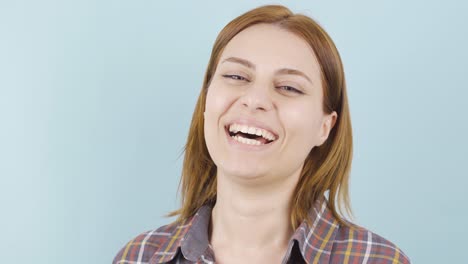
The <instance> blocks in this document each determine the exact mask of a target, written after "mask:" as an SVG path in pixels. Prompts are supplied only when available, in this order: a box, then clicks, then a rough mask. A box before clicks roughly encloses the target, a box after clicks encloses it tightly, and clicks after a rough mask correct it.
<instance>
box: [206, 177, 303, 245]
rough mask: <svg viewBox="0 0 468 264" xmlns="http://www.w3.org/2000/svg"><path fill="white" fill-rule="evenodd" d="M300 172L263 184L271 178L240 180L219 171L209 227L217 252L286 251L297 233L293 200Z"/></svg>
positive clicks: (211, 239) (212, 242)
mask: <svg viewBox="0 0 468 264" xmlns="http://www.w3.org/2000/svg"><path fill="white" fill-rule="evenodd" d="M301 169H302V168H301ZM300 171H301V170H300V169H299V170H298V171H297V172H295V173H294V174H293V175H291V176H290V177H283V178H282V179H279V180H277V181H275V182H268V183H267V182H262V181H265V180H263V179H267V178H268V177H263V179H255V180H253V179H249V180H239V179H237V178H236V177H234V176H229V175H226V174H223V173H221V172H219V171H218V174H217V197H216V204H215V206H214V207H213V211H212V216H211V225H210V231H211V232H210V233H211V234H210V241H211V244H212V245H213V247H214V248H215V250H216V248H218V249H219V248H230V249H237V250H236V251H237V252H241V251H245V250H247V251H250V250H251V251H252V252H255V251H258V250H262V249H275V248H276V249H285V248H286V247H287V244H288V241H289V239H290V237H291V235H292V234H293V232H294V230H292V227H291V222H290V215H291V208H290V201H291V197H292V194H293V191H294V189H295V186H296V184H297V182H298V179H299V174H300ZM254 182H255V183H254Z"/></svg>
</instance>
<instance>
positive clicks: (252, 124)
mask: <svg viewBox="0 0 468 264" xmlns="http://www.w3.org/2000/svg"><path fill="white" fill-rule="evenodd" d="M232 124H240V125H246V126H250V127H257V128H261V129H265V130H267V131H268V132H270V133H272V134H273V135H274V136H275V138H276V139H278V133H277V132H276V131H274V130H273V129H272V128H270V127H269V126H268V125H265V124H264V123H262V122H260V121H258V120H255V119H251V118H236V119H233V120H231V121H229V122H227V123H226V125H225V127H226V128H228V129H229V126H230V125H232Z"/></svg>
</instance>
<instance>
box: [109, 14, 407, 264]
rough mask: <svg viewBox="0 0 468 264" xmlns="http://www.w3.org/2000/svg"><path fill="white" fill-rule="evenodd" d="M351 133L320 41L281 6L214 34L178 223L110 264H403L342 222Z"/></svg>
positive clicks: (392, 251)
mask: <svg viewBox="0 0 468 264" xmlns="http://www.w3.org/2000/svg"><path fill="white" fill-rule="evenodd" d="M351 159H352V133H351V121H350V115H349V107H348V99H347V95H346V86H345V79H344V72H343V66H342V63H341V59H340V56H339V54H338V51H337V49H336V47H335V45H334V44H333V41H332V40H331V39H330V37H329V36H328V34H327V33H326V32H325V31H324V30H323V29H322V28H321V27H320V26H319V25H318V24H317V23H316V22H315V21H314V20H312V19H311V18H309V17H307V16H304V15H301V14H293V13H291V11H290V10H288V9H287V8H285V7H283V6H276V5H275V6H263V7H259V8H256V9H253V10H251V11H249V12H247V13H245V14H243V15H241V16H239V17H237V18H236V19H234V20H233V21H231V22H230V23H229V24H228V25H226V27H225V28H224V29H223V30H222V31H221V32H220V34H219V36H218V38H217V39H216V42H215V44H214V47H213V50H212V53H211V58H210V61H209V63H208V68H207V70H206V75H205V79H204V82H203V87H202V89H201V92H200V95H199V98H198V102H197V105H196V107H195V111H194V114H193V118H192V123H191V127H190V132H189V136H188V140H187V143H186V146H185V158H184V164H183V171H182V182H181V184H182V185H181V187H182V188H181V192H182V197H183V199H182V206H181V208H180V209H179V210H177V211H175V212H173V213H172V215H177V216H178V219H177V221H176V222H174V223H171V224H169V225H166V226H162V227H160V228H158V229H155V230H152V231H148V232H145V233H143V234H141V235H139V236H137V237H136V238H135V239H133V240H131V241H130V242H129V243H128V244H127V245H125V246H124V247H123V248H122V249H121V250H120V252H119V253H118V254H117V256H116V257H115V259H114V263H221V264H227V263H409V259H408V258H407V257H406V256H405V254H404V253H403V252H402V251H401V250H400V249H399V248H398V247H396V246H395V245H394V244H392V243H391V242H389V241H387V240H386V239H384V238H382V237H380V236H378V235H376V234H374V233H372V232H370V231H368V230H366V229H364V228H362V227H359V226H357V225H355V224H353V223H351V222H349V221H347V220H346V219H345V217H344V214H343V211H349V210H348V209H349V207H350V206H349V199H348V178H349V177H348V175H349V172H350V168H351Z"/></svg>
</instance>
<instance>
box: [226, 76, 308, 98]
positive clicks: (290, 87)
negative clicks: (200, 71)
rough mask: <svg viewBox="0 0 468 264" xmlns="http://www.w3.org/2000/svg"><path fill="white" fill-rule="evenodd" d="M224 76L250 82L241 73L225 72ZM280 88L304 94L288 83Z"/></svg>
mask: <svg viewBox="0 0 468 264" xmlns="http://www.w3.org/2000/svg"><path fill="white" fill-rule="evenodd" d="M222 76H223V77H224V78H228V79H233V80H235V81H247V82H250V81H249V80H247V79H246V78H244V77H242V76H240V75H236V74H225V75H222ZM233 77H235V78H233ZM279 88H288V89H283V90H285V91H287V92H294V93H298V94H303V92H302V91H300V90H298V89H296V88H294V87H292V86H287V85H283V86H279Z"/></svg>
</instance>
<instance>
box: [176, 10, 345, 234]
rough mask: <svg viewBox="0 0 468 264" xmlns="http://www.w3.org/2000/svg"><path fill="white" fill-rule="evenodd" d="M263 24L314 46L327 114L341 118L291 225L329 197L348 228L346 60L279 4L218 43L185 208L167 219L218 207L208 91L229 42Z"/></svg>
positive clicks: (308, 165)
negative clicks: (207, 136) (207, 126)
mask: <svg viewBox="0 0 468 264" xmlns="http://www.w3.org/2000/svg"><path fill="white" fill-rule="evenodd" d="M259 23H267V24H273V25H275V26H278V27H280V28H282V29H285V30H288V31H289V32H292V33H294V34H296V35H298V36H299V37H301V38H302V39H304V40H305V41H306V42H307V43H308V44H309V45H310V46H311V47H312V49H313V50H314V52H315V55H316V57H317V59H318V62H319V64H320V67H321V78H322V84H323V87H322V88H323V94H324V98H323V111H324V112H325V113H327V114H330V113H332V112H333V111H336V113H337V114H338V117H337V120H336V122H335V125H334V126H333V128H332V130H331V131H330V133H329V137H328V139H327V140H326V141H325V142H324V143H323V144H322V145H320V146H319V147H314V148H312V150H311V151H310V153H309V154H308V156H307V157H306V160H305V163H304V166H303V169H302V172H301V175H300V178H299V181H298V183H297V186H296V188H295V190H294V193H293V197H292V200H291V208H292V211H291V225H292V227H293V229H296V228H297V226H298V225H299V224H300V222H301V221H303V220H307V221H308V223H309V224H310V221H309V219H308V213H309V210H310V208H311V207H312V206H313V204H314V202H315V201H317V200H319V199H321V198H322V197H323V196H325V195H326V196H328V203H327V206H328V208H329V209H330V210H331V212H332V214H333V215H334V217H335V218H336V219H337V221H338V222H339V223H340V224H344V225H348V222H347V221H346V219H345V214H344V213H346V214H347V215H351V208H350V202H349V194H348V180H349V173H350V169H351V160H352V150H353V142H352V131H351V130H352V129H351V119H350V114H349V107H348V99H347V94H346V84H345V78H344V71H343V65H342V62H341V58H340V55H339V54H338V51H337V49H336V47H335V45H334V43H333V41H332V39H331V38H330V36H329V35H328V34H327V33H326V32H325V30H324V29H323V28H322V27H321V26H320V25H319V24H318V23H317V22H315V21H314V20H313V19H311V18H310V17H308V16H305V15H302V14H293V13H292V12H291V11H290V10H289V9H288V8H286V7H284V6H280V5H266V6H261V7H258V8H255V9H253V10H250V11H248V12H246V13H244V14H242V15H240V16H239V17H237V18H235V19H234V20H232V21H231V22H229V23H228V24H227V25H226V26H225V27H224V28H223V29H222V31H221V32H220V33H219V35H218V37H217V38H216V41H215V43H214V46H213V49H212V52H211V57H210V60H209V63H208V67H207V69H206V73H205V77H204V80H203V86H202V89H201V91H200V95H199V97H198V101H197V104H196V106H195V110H194V113H193V117H192V122H191V125H190V130H189V134H188V139H187V142H186V145H185V147H184V151H185V156H184V162H183V168H182V176H181V181H180V185H179V190H180V192H181V198H182V206H181V208H180V209H178V210H176V211H173V212H171V213H169V214H168V215H169V216H176V215H177V216H178V218H177V221H182V220H184V219H187V218H190V217H192V216H193V215H194V214H195V213H196V211H197V210H198V209H199V208H200V207H201V206H203V205H204V204H207V203H214V202H216V165H215V163H214V162H213V160H212V159H211V157H210V154H209V153H208V149H207V147H206V142H205V137H204V131H203V129H204V118H203V112H204V110H205V102H206V94H207V89H208V87H209V85H210V82H211V79H212V77H213V74H214V72H215V70H216V67H217V64H218V62H219V58H220V56H221V54H222V52H223V50H224V48H225V47H226V45H227V44H228V42H229V41H230V40H231V39H232V38H233V37H234V36H235V35H236V34H238V33H239V32H241V31H242V30H244V29H246V28H248V27H250V26H253V25H255V24H259ZM343 209H344V210H343ZM344 211H345V212H344Z"/></svg>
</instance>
